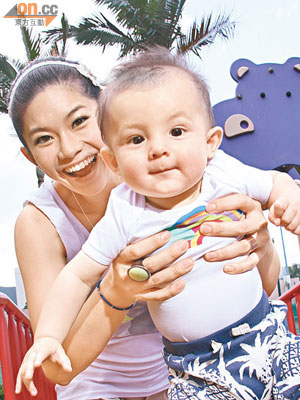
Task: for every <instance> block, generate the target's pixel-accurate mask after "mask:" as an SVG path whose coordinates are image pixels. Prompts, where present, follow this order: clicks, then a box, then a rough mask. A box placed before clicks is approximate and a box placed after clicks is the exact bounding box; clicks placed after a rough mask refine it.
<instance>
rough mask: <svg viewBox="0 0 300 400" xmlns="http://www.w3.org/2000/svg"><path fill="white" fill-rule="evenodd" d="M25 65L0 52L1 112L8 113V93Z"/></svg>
mask: <svg viewBox="0 0 300 400" xmlns="http://www.w3.org/2000/svg"><path fill="white" fill-rule="evenodd" d="M22 67H23V65H22V64H21V63H20V62H19V61H15V60H8V58H7V57H6V56H4V55H2V54H0V112H1V113H6V114H7V113H8V94H9V91H10V87H11V83H12V81H13V80H14V79H15V77H16V75H17V73H18V71H19V69H21V68H22Z"/></svg>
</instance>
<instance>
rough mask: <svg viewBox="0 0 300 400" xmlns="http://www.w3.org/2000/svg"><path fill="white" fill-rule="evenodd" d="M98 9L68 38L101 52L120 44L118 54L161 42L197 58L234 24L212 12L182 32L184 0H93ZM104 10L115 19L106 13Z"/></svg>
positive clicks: (53, 33)
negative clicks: (203, 49)
mask: <svg viewBox="0 0 300 400" xmlns="http://www.w3.org/2000/svg"><path fill="white" fill-rule="evenodd" d="M94 2H95V3H96V5H98V6H99V8H100V9H101V11H100V10H99V12H98V13H96V14H94V15H91V16H90V17H85V18H83V19H82V20H81V22H80V23H79V25H78V26H72V27H69V31H68V33H67V35H68V37H73V38H74V39H75V40H76V42H77V43H78V44H83V45H96V46H99V47H101V48H102V51H105V49H106V48H107V47H109V46H115V45H118V46H119V47H120V57H123V56H126V55H127V54H129V53H134V52H136V51H140V50H142V49H145V48H146V47H147V46H149V45H160V46H164V47H166V48H168V49H170V50H172V49H176V50H177V52H179V53H186V52H189V51H191V52H193V53H194V54H196V55H197V56H198V57H200V50H201V49H202V48H203V46H207V45H210V44H212V43H213V42H214V40H215V39H216V37H217V36H220V37H222V38H224V39H229V38H230V37H231V36H232V35H233V32H234V29H235V23H234V22H232V21H230V16H229V15H224V14H219V15H217V16H216V18H213V17H212V14H210V15H208V17H203V18H202V20H201V21H200V22H198V21H197V20H195V21H194V23H193V24H192V26H191V27H190V28H189V29H188V30H187V33H184V32H183V30H182V26H181V20H182V13H183V9H184V5H185V3H186V0H94ZM103 8H104V9H105V8H106V9H107V10H109V11H110V13H111V14H112V15H113V17H114V19H115V21H114V22H112V20H111V19H110V18H108V17H107V16H105V14H104V13H103V12H102V9H103ZM45 34H46V41H47V42H51V41H52V40H58V39H59V40H61V39H62V36H63V35H62V30H61V29H52V30H49V31H47V32H46V33H45Z"/></svg>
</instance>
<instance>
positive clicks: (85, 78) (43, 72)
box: [9, 57, 100, 147]
mask: <svg viewBox="0 0 300 400" xmlns="http://www.w3.org/2000/svg"><path fill="white" fill-rule="evenodd" d="M56 84H58V85H71V86H76V87H77V88H78V89H79V90H80V91H81V92H82V94H84V95H85V96H87V97H89V98H92V99H95V100H98V96H99V93H100V87H99V86H98V84H97V83H96V82H95V78H94V77H93V76H92V75H91V74H90V73H89V71H88V70H87V69H85V67H84V66H83V65H81V64H79V63H77V62H74V61H69V60H66V59H64V58H62V57H47V58H40V59H37V60H35V61H33V62H31V63H30V64H29V65H28V66H27V67H25V68H24V69H23V70H21V71H20V72H19V73H18V75H17V76H16V79H15V80H14V82H13V84H12V87H11V90H10V95H9V115H10V117H11V119H12V122H13V125H14V128H15V130H16V132H17V135H18V137H19V139H20V140H21V142H22V143H23V145H24V146H25V147H27V146H26V143H25V141H24V138H23V116H24V113H25V111H26V108H27V107H28V106H29V104H30V103H31V101H32V100H33V99H34V97H35V96H36V95H37V94H38V93H40V92H41V91H43V90H44V89H45V88H46V87H48V86H50V85H56ZM37 112H39V110H37Z"/></svg>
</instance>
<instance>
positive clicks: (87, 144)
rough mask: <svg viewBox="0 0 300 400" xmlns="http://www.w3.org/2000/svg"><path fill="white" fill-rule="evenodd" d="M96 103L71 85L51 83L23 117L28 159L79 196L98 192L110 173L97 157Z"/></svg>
mask: <svg viewBox="0 0 300 400" xmlns="http://www.w3.org/2000/svg"><path fill="white" fill-rule="evenodd" d="M96 110H97V102H96V100H94V99H91V98H89V97H86V96H85V95H83V94H82V93H81V92H80V91H78V90H77V89H75V88H74V87H70V86H67V85H65V86H64V85H51V86H48V87H47V88H46V89H44V90H43V91H42V92H40V93H38V94H37V95H36V96H35V97H34V99H33V100H32V102H31V103H30V104H29V106H28V107H27V109H26V111H25V113H24V116H23V137H24V139H25V142H26V144H27V146H28V148H29V150H30V153H31V154H30V155H29V158H30V160H31V161H32V162H34V163H36V164H37V165H38V166H39V167H40V168H41V169H42V170H43V171H44V172H45V174H46V175H48V176H49V177H50V178H52V179H54V180H55V181H57V182H59V183H61V184H63V185H64V186H66V187H68V188H69V189H71V190H73V191H75V192H77V193H80V194H82V195H84V194H86V195H92V194H96V193H99V192H100V191H101V190H102V189H103V188H104V187H105V185H106V183H107V181H108V179H109V177H110V176H111V175H110V173H109V171H108V169H107V167H106V166H105V165H104V163H103V161H102V159H101V158H100V156H99V151H100V149H101V147H102V146H103V142H102V140H101V136H100V130H99V127H98V124H97V119H96Z"/></svg>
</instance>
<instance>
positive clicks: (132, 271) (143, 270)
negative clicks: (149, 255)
mask: <svg viewBox="0 0 300 400" xmlns="http://www.w3.org/2000/svg"><path fill="white" fill-rule="evenodd" d="M127 274H128V276H129V278H130V279H131V280H133V281H136V282H144V281H147V280H148V279H149V278H150V276H151V272H150V271H149V270H148V268H147V267H145V265H144V264H143V260H138V261H136V262H135V263H134V264H132V266H131V267H130V268H129V269H128V271H127Z"/></svg>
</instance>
